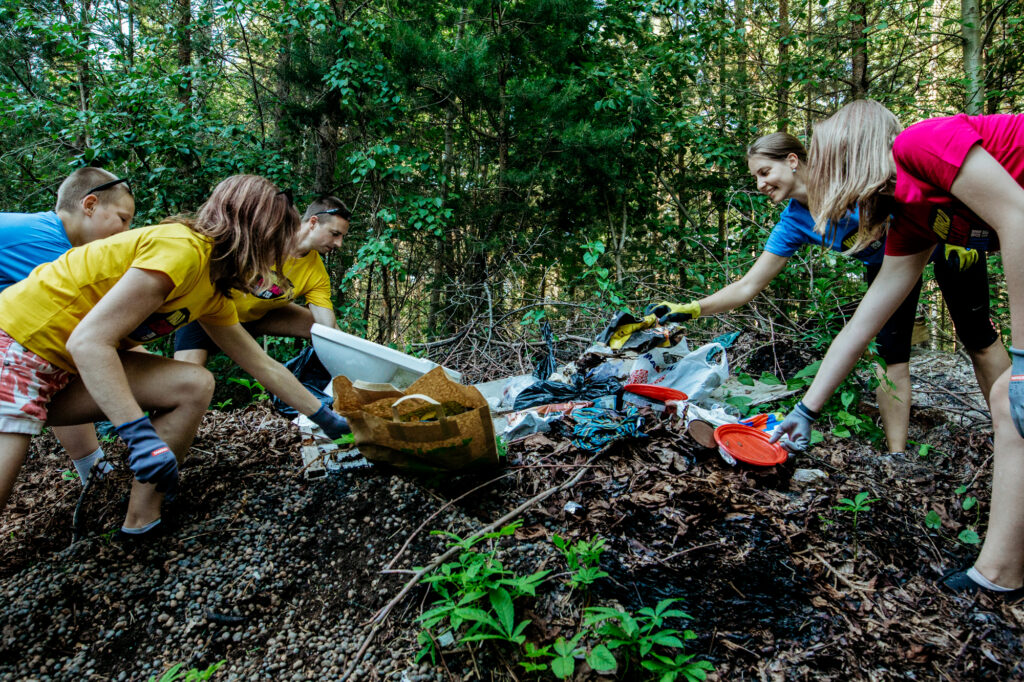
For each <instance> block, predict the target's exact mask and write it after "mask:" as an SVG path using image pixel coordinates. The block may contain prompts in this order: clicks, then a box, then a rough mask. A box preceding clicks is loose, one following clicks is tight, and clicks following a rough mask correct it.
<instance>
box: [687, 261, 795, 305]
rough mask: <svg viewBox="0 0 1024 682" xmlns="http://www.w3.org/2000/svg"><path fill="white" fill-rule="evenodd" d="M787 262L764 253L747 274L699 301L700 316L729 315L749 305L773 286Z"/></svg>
mask: <svg viewBox="0 0 1024 682" xmlns="http://www.w3.org/2000/svg"><path fill="white" fill-rule="evenodd" d="M787 261H789V258H787V257H786V256H777V255H775V254H774V253H769V252H767V251H764V252H762V253H761V255H760V256H759V257H758V259H757V261H756V262H755V263H754V265H753V266H752V267H751V268H750V269H749V270H747V274H745V275H743V277H741V278H740V279H738V280H736V281H735V282H733V283H732V284H729V285H727V286H725V287H722V288H721V289H719V290H718V291H716V292H715V293H713V294H711V295H710V296H707V297H705V298H702V299H700V300H699V301H697V303H698V304H699V305H700V314H701V315H715V314H717V313H727V312H729V311H730V310H734V309H736V308H739V307H740V306H741V305H744V304H746V303H749V302H750V301H752V300H753V299H754V297H755V296H757V295H758V294H759V293H761V292H762V291H764V290H765V289H766V288H767V287H768V285H769V284H771V281H772V280H773V279H775V276H776V275H778V274H779V273H780V272H782V269H783V268H784V267H786V262H787Z"/></svg>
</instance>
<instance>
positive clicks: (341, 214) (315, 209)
mask: <svg viewBox="0 0 1024 682" xmlns="http://www.w3.org/2000/svg"><path fill="white" fill-rule="evenodd" d="M323 211H335V212H334V213H331V214H329V215H331V216H333V217H336V218H341V219H342V220H351V219H352V211H350V210H349V209H348V206H346V205H345V202H344V201H342V200H341V199H339V198H338V197H335V196H330V195H327V196H322V197H318V198H316V199H314V200H313V203H311V204H310V205H309V207H308V208H307V209H306V212H305V213H303V214H302V221H303V222H305V221H307V220H309V219H310V218H312V217H313V216H315V215H316V214H317V213H321V212H323Z"/></svg>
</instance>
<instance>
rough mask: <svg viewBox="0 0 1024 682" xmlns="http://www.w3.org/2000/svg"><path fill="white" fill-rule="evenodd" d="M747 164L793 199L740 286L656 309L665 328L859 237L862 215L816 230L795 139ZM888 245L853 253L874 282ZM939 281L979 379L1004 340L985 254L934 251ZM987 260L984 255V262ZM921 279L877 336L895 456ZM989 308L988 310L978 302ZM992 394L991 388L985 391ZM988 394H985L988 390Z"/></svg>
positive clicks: (779, 197)
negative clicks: (984, 359) (982, 355)
mask: <svg viewBox="0 0 1024 682" xmlns="http://www.w3.org/2000/svg"><path fill="white" fill-rule="evenodd" d="M747 165H748V167H749V168H750V173H751V175H753V176H754V178H755V179H756V180H757V189H758V191H760V192H762V193H763V194H765V195H766V196H767V197H768V198H769V199H771V200H772V202H773V203H775V204H781V203H782V202H783V201H786V200H787V199H788V200H789V204H788V205H787V206H786V208H785V210H784V211H783V212H782V215H781V216H780V217H779V222H778V223H777V224H776V225H775V228H774V229H773V230H772V233H771V235H769V237H768V243H767V244H765V247H764V252H763V253H762V254H761V256H760V257H759V258H758V259H757V262H755V263H754V265H753V267H751V268H750V270H748V271H747V273H746V274H745V275H743V277H742V278H740V279H739V280H737V281H735V282H733V283H732V284H729V285H728V286H726V287H723V288H722V289H720V290H718V291H716V292H715V293H713V294H711V295H710V296H706V297H705V298H702V299H699V300H697V301H692V302H690V303H685V304H675V303H667V302H666V303H660V304H658V305H657V306H654V307H652V308H651V309H650V310H651V312H654V313H655V314H657V315H658V317H659V321H661V322H673V321H676V322H678V321H682V320H688V319H691V318H695V317H698V316H700V315H714V314H717V313H726V312H729V311H730V310H733V309H734V308H738V307H739V306H741V305H743V304H745V303H748V302H749V301H751V300H752V299H753V298H754V297H755V296H757V295H758V294H759V293H761V292H762V291H764V290H765V289H766V288H767V287H768V285H769V284H770V283H771V281H772V280H773V279H774V278H775V276H776V275H778V274H779V273H780V272H782V269H783V268H785V267H786V262H787V261H788V260H789V258H790V257H791V256H792V255H793V254H795V253H796V252H797V251H798V250H799V249H800V248H801V247H802V246H804V245H805V244H816V245H819V246H821V245H827V246H828V247H829V248H830V249H832V250H833V251H839V252H846V251H847V250H848V249H849V247H850V246H851V245H852V244H853V243H854V241H855V240H856V237H857V216H856V214H852V215H848V216H847V217H846V218H844V219H843V220H842V221H840V223H839V225H837V226H836V229H834V230H830V234H829V235H827V237H824V238H823V237H822V236H821V235H819V234H818V233H816V232H815V231H814V222H815V221H814V218H813V217H812V216H811V213H810V211H809V210H808V209H807V182H806V180H807V178H806V173H807V151H806V150H805V149H804V146H803V144H801V142H800V140H798V139H797V138H795V137H793V136H792V135H790V134H789V133H782V132H779V133H772V134H771V135H765V136H764V137H761V138H758V139H757V140H756V141H755V142H754V144H752V145H750V148H749V149H747ZM884 246H885V244H884V241H876V242H873V243H871V244H869V245H868V246H867V247H866V248H865V249H863V250H861V251H858V252H857V253H854V254H851V255H852V256H853V257H854V258H856V259H857V260H859V261H861V262H862V263H864V265H865V266H866V272H865V278H866V279H867V281H868V283H869V284H870V283H871V282H872V281H873V280H874V279H875V277H876V276H877V275H878V271H879V268H881V264H882V257H883V256H884V254H885V248H884ZM936 255H937V256H938V257H936V258H933V263H934V264H935V279H936V281H937V282H938V284H939V288H940V289H941V290H942V295H943V297H944V298H945V299H946V305H947V307H948V308H949V313H950V316H951V317H952V318H953V325H954V327H955V328H956V332H957V335H958V336H959V337H960V340H961V342H962V343H963V344H964V346H965V347H966V348H967V351H968V353H970V354H971V359H972V361H974V365H975V373H976V374H977V371H978V362H977V360H976V357H975V355H976V353H975V351H981V350H983V349H985V348H988V347H989V346H990V345H992V343H994V342H995V341H996V340H997V339H998V338H999V335H998V333H997V332H996V330H995V327H994V326H993V324H992V321H991V320H990V319H989V311H988V273H987V267H986V260H985V258H984V257H983V254H979V252H978V251H974V250H971V249H959V248H956V247H948V246H947V247H945V249H944V250H938V251H937V252H936ZM979 256H981V257H979ZM920 293H921V279H920V278H919V279H918V281H917V284H916V285H915V286H914V289H913V290H912V291H911V292H910V294H909V295H908V296H907V298H906V300H904V301H903V303H902V305H900V307H899V308H898V309H897V310H896V312H895V313H893V315H892V317H891V318H890V319H889V321H888V322H887V323H886V324H885V326H884V327H882V331H880V332H879V333H878V336H877V337H876V341H877V343H878V355H879V356H880V357H881V358H882V360H883V361H884V362H885V365H886V369H885V377H886V378H887V379H888V380H887V381H886V380H882V378H881V375H880V376H879V379H880V381H879V386H878V388H877V389H876V391H875V395H876V397H877V399H878V407H879V412H881V415H882V425H883V427H884V429H885V437H886V441H887V442H888V445H889V451H890V452H893V453H899V452H903V450H904V449H905V448H906V443H907V428H908V426H909V423H910V364H909V360H910V339H911V335H912V333H913V330H914V317H915V314H916V312H917V299H918V297H919V295H920ZM981 302H984V305H983V306H979V303H981ZM983 388H985V389H987V386H986V387H983ZM984 393H985V394H986V395H987V393H988V392H987V390H985V391H984Z"/></svg>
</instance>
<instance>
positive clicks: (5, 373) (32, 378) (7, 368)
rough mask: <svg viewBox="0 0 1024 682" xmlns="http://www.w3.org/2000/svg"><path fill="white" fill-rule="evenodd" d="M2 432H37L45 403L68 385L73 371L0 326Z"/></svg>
mask: <svg viewBox="0 0 1024 682" xmlns="http://www.w3.org/2000/svg"><path fill="white" fill-rule="evenodd" d="M0 361H2V362H3V366H2V367H0V433H27V434H30V435H35V434H37V433H39V432H40V431H42V430H43V424H44V423H45V422H46V406H47V405H48V404H49V403H50V399H51V398H53V396H54V394H55V393H56V392H57V391H59V390H61V389H62V388H64V387H65V386H67V385H68V382H69V381H71V378H72V377H71V373H70V372H67V371H66V370H63V369H60V368H59V367H55V366H53V365H51V364H50V363H49V362H47V361H46V360H44V359H43V358H41V357H39V356H38V355H36V354H35V353H33V352H32V351H30V350H28V349H27V348H25V347H24V346H22V345H21V344H20V343H18V342H17V341H15V340H14V339H12V338H11V337H10V335H9V334H7V332H5V331H3V330H2V329H0Z"/></svg>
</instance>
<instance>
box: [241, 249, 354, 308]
mask: <svg viewBox="0 0 1024 682" xmlns="http://www.w3.org/2000/svg"><path fill="white" fill-rule="evenodd" d="M284 276H285V277H287V278H288V281H290V282H291V283H292V292H291V295H290V296H286V295H285V294H284V290H283V289H282V288H281V287H280V286H278V285H277V284H276V283H275V284H274V285H273V286H272V287H270V288H269V289H267V290H266V291H264V292H263V294H262V295H260V296H257V295H255V294H250V293H243V292H241V291H235V290H232V292H231V299H232V300H233V301H234V303H235V310H236V311H238V321H239V322H252V321H253V320H258V319H260V318H261V317H263V316H264V315H266V314H267V313H269V312H270V311H271V310H274V309H275V308H280V307H282V306H286V305H288V304H289V303H291V302H292V300H294V299H296V298H298V297H299V296H305V297H306V303H312V304H313V305H318V306H320V307H321V308H327V309H328V310H334V304H333V303H332V302H331V279H330V277H328V276H327V268H325V267H324V262H323V261H322V260H320V254H319V253H317V252H316V251H310V252H309V253H307V254H306V255H305V256H303V257H302V258H289V259H288V260H286V261H285V262H284Z"/></svg>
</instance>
